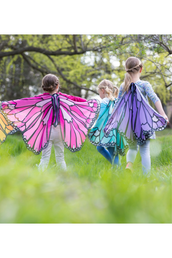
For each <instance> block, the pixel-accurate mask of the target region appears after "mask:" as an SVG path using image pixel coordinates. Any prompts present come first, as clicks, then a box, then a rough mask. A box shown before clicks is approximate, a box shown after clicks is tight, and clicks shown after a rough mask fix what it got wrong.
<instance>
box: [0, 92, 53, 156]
mask: <svg viewBox="0 0 172 258" xmlns="http://www.w3.org/2000/svg"><path fill="white" fill-rule="evenodd" d="M2 109H3V112H4V113H5V115H6V117H7V118H8V119H9V120H10V121H11V122H12V124H13V125H14V126H15V127H17V128H18V129H19V130H20V131H21V133H22V135H23V140H24V141H25V143H26V146H27V148H28V149H29V150H31V151H32V152H34V153H35V154H39V153H40V152H41V151H42V150H43V149H45V148H46V147H47V145H48V142H49V137H50V132H51V125H52V120H53V106H52V101H51V95H49V94H47V95H46V94H45V95H44V94H42V95H38V96H35V97H32V98H23V99H18V100H13V101H6V102H3V103H2Z"/></svg>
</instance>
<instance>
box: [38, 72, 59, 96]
mask: <svg viewBox="0 0 172 258" xmlns="http://www.w3.org/2000/svg"><path fill="white" fill-rule="evenodd" d="M57 85H58V86H59V85H60V82H59V78H58V77H57V76H55V75H54V74H51V73H49V74H47V75H45V76H44V77H43V79H42V85H41V87H42V88H43V90H44V91H48V92H52V91H54V90H55V89H56V87H57Z"/></svg>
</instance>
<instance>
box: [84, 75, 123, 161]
mask: <svg viewBox="0 0 172 258" xmlns="http://www.w3.org/2000/svg"><path fill="white" fill-rule="evenodd" d="M98 93H99V96H100V98H101V99H102V102H101V105H100V113H99V116H98V119H97V121H96V124H95V125H94V127H93V128H92V129H91V131H90V132H89V134H88V137H89V140H90V142H91V143H92V144H94V145H96V146H97V150H98V152H99V153H100V154H101V155H103V156H104V157H105V158H106V159H107V160H108V161H109V162H110V163H111V164H114V165H119V156H118V154H120V155H124V153H125V148H126V147H127V143H126V141H125V139H123V137H121V136H120V135H119V134H118V133H117V131H116V130H113V131H112V132H111V133H110V135H108V137H106V136H105V135H104V128H105V125H106V122H107V120H108V118H109V117H110V115H111V112H112V110H113V107H114V104H115V101H116V99H117V96H118V88H117V87H116V86H114V85H113V83H112V82H111V81H109V80H106V79H105V80H102V81H101V82H100V84H99V85H98Z"/></svg>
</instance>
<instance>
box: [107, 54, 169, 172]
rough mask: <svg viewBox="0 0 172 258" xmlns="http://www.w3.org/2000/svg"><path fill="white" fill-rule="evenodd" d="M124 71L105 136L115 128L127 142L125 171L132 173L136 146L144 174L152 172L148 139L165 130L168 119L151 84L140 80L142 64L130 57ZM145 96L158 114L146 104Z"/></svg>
mask: <svg viewBox="0 0 172 258" xmlns="http://www.w3.org/2000/svg"><path fill="white" fill-rule="evenodd" d="M125 70H126V74H125V79H124V83H123V84H122V85H121V86H120V90H119V96H118V101H117V103H116V105H115V108H114V110H113V113H112V115H111V117H110V118H109V120H108V122H107V125H106V127H105V133H106V134H108V133H109V132H110V131H111V130H113V129H114V128H117V130H118V131H119V132H120V133H121V134H122V135H123V136H124V137H125V138H126V139H127V141H128V142H129V151H128V153H127V166H126V169H128V170H132V164H133V162H134V160H135V158H136V154H137V151H138V145H139V146H140V155H141V159H142V169H143V173H145V174H147V173H148V172H149V171H150V169H151V159H150V147H149V145H150V140H149V139H150V138H151V139H155V133H154V132H155V131H158V130H163V129H164V128H165V127H166V124H167V121H166V120H168V118H167V115H166V114H165V112H164V110H163V108H162V105H161V101H160V99H159V98H158V97H157V95H156V94H155V92H154V91H153V89H152V86H151V85H150V83H149V82H147V81H142V80H140V74H141V72H142V63H141V61H140V60H139V59H138V58H136V57H129V58H128V59H127V60H126V62H125ZM147 96H148V97H149V98H150V99H151V100H152V101H153V103H154V104H155V107H156V108H157V110H158V112H159V114H160V115H159V114H158V113H157V112H156V111H155V110H154V109H153V108H152V107H151V106H150V105H149V103H148V99H147Z"/></svg>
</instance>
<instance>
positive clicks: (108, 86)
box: [98, 79, 119, 100]
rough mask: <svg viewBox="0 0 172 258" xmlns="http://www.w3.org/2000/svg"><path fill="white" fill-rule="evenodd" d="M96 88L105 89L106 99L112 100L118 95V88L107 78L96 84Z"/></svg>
mask: <svg viewBox="0 0 172 258" xmlns="http://www.w3.org/2000/svg"><path fill="white" fill-rule="evenodd" d="M98 89H105V92H106V94H107V97H108V99H110V100H114V98H117V97H118V92H119V89H118V87H116V86H115V85H113V83H112V82H111V81H109V80H106V79H104V80H103V81H101V82H100V83H99V85H98Z"/></svg>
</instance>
